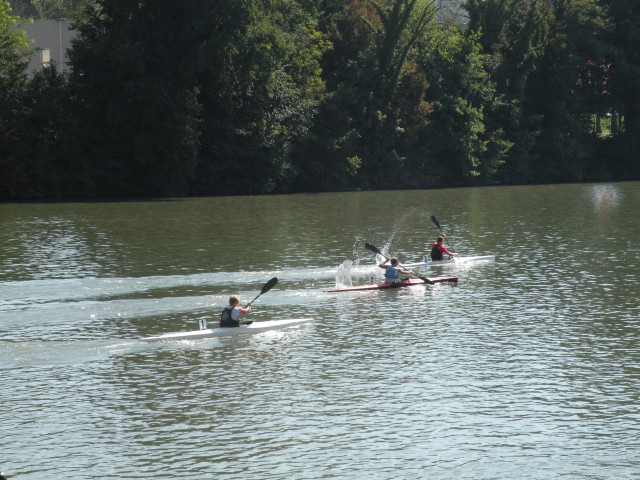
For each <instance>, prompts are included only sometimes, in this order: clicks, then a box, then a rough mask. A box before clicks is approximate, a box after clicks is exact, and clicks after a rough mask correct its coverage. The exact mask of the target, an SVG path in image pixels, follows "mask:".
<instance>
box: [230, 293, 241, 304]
mask: <svg viewBox="0 0 640 480" xmlns="http://www.w3.org/2000/svg"><path fill="white" fill-rule="evenodd" d="M229 305H231V306H232V307H237V306H238V305H240V297H239V296H238V295H231V296H230V297H229Z"/></svg>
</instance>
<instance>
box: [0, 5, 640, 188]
mask: <svg viewBox="0 0 640 480" xmlns="http://www.w3.org/2000/svg"><path fill="white" fill-rule="evenodd" d="M446 3H447V4H449V6H451V2H446ZM443 4H444V3H443V1H442V0H331V1H323V2H314V1H303V0H267V1H264V0H218V1H216V2H210V1H206V0H183V1H181V2H167V1H164V0H142V1H139V2H129V1H126V0H96V1H95V2H91V1H90V0H66V1H63V0H58V1H56V2H53V1H45V0H38V1H37V2H36V1H35V0H32V1H27V0H21V1H17V0H16V1H14V2H13V5H15V6H16V8H17V9H19V10H20V12H21V13H23V14H26V15H32V16H36V17H43V16H44V17H46V16H49V17H57V16H60V15H62V13H63V12H67V13H69V12H71V13H73V12H76V11H78V10H79V9H80V10H81V13H79V14H75V13H74V16H75V28H76V29H77V30H78V32H79V36H78V39H77V40H76V41H75V42H74V44H73V48H72V50H71V51H70V52H69V57H70V61H71V67H72V70H71V74H70V75H69V76H68V77H67V76H65V75H60V74H58V73H57V72H56V71H55V68H47V69H45V70H43V71H42V72H39V73H38V74H36V75H35V76H33V77H32V78H28V77H27V76H26V75H25V74H24V70H25V62H26V58H27V55H28V44H27V41H26V38H25V37H24V34H23V32H21V30H20V29H19V25H20V24H19V19H18V18H17V17H15V16H14V15H13V14H12V12H11V9H10V7H9V4H8V3H7V2H6V1H5V0H0V196H1V197H4V198H27V197H54V198H58V197H66V196H96V195H185V194H199V195H208V194H216V195H217V194H260V193H271V192H295V191H326V190H348V189H384V188H424V187H434V186H462V185H485V184H495V183H509V184H511V183H529V182H536V183H544V182H559V181H562V182H565V181H587V180H603V179H604V180H611V179H637V178H638V177H639V176H640V162H637V161H636V160H635V154H636V153H635V152H637V150H638V146H639V145H638V142H640V140H638V139H639V138H640V135H638V133H639V132H638V130H640V93H638V92H640V85H639V82H640V80H639V79H640V75H639V73H640V54H639V53H638V52H639V50H638V49H637V45H638V44H639V42H640V7H638V6H637V5H636V2H633V1H630V0H562V1H558V0H466V1H465V2H463V5H462V7H463V8H464V12H466V16H465V17H464V18H463V17H460V10H459V9H458V10H456V12H457V13H456V15H457V16H455V17H452V16H451V15H448V14H447V12H448V11H449V10H448V9H445V8H443ZM454 6H455V5H454ZM29 12H31V13H29ZM33 12H36V13H33ZM600 118H607V119H608V118H612V119H613V123H611V125H612V128H611V129H610V130H607V131H606V132H605V134H604V135H603V134H600V133H598V134H596V132H595V126H596V125H597V122H596V120H597V119H600Z"/></svg>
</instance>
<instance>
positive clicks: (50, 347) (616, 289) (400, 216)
mask: <svg viewBox="0 0 640 480" xmlns="http://www.w3.org/2000/svg"><path fill="white" fill-rule="evenodd" d="M639 211H640V183H618V184H580V185H555V186H534V187H497V188H470V189H445V190H428V191H397V192H368V193H338V194H317V195H294V196H268V197H228V198H202V199H167V200H157V201H131V202H121V203H120V202H118V203H116V202H113V203H111V202H96V203H60V204H4V205H0V267H1V269H0V375H1V378H2V389H1V390H0V404H1V408H0V438H1V440H0V470H3V471H4V472H5V475H7V477H8V478H9V479H12V478H16V479H21V480H42V479H45V478H64V479H78V480H86V479H98V478H118V479H150V478H180V479H204V478H216V479H238V478H242V479H245V478H246V479H331V478H333V479H380V480H383V479H384V480H386V479H418V478H419V479H423V478H424V479H451V480H460V479H473V480H479V479H505V480H506V479H514V478H526V479H559V478H562V479H589V480H595V479H616V480H618V479H631V478H640V455H639V452H640V412H639V407H638V406H639V404H640V365H639V362H640V345H639V340H640V330H639V329H640V300H639V299H640V280H639V275H638V267H639V265H640V222H639V221H638V220H639V214H638V212H639ZM430 215H435V216H436V217H437V218H438V219H439V221H440V224H441V225H442V227H443V228H444V229H445V230H446V231H447V233H448V239H449V241H450V243H451V244H452V246H453V247H454V248H455V249H456V250H457V251H458V252H459V253H461V254H462V255H487V254H495V255H496V259H495V262H483V263H477V264H471V265H466V266H453V267H439V268H438V269H432V270H430V271H426V272H423V273H425V274H428V275H438V274H449V275H454V274H455V275H457V276H458V277H459V282H458V284H457V285H452V284H438V285H435V286H415V287H411V288H404V289H395V290H387V291H374V292H351V293H340V294H336V293H326V292H323V290H324V289H326V288H329V287H333V286H335V285H336V277H338V279H339V280H340V281H341V282H348V281H349V280H350V281H351V282H352V283H353V284H354V285H356V284H359V283H366V282H367V281H368V279H369V277H370V276H375V277H376V278H377V279H380V278H381V275H382V270H380V269H378V268H376V266H375V258H374V257H373V255H372V254H371V253H370V252H368V251H367V250H365V249H364V243H365V242H369V243H371V244H373V245H376V246H377V247H378V248H380V249H382V250H384V251H385V252H387V253H389V254H392V255H396V256H398V257H399V258H400V261H401V262H405V263H409V262H414V261H418V260H419V259H420V257H421V256H422V254H423V253H425V252H426V251H427V249H428V245H430V243H431V242H433V241H434V240H435V237H436V236H437V233H438V230H437V229H436V227H435V226H434V225H433V224H432V223H431V222H430V220H429V217H430ZM347 267H348V268H347ZM274 276H276V277H278V279H279V282H278V284H277V285H276V286H275V287H274V288H273V289H272V290H270V291H269V292H267V293H265V294H264V295H262V296H260V297H259V299H258V300H257V301H256V302H255V304H254V309H253V312H252V313H251V314H250V318H251V319H253V320H254V321H256V322H259V321H264V320H272V319H280V318H295V317H313V318H315V322H314V323H312V324H309V325H303V326H299V327H293V328H290V329H285V330H277V331H272V332H267V333H261V334H256V335H243V336H237V337H226V338H213V339H208V340H200V341H190V342H173V343H166V342H165V343H158V344H148V343H143V342H140V341H139V338H140V337H143V336H146V335H155V334H160V333H166V332H174V331H183V330H194V329H197V325H198V320H199V319H208V320H209V321H210V322H215V319H216V318H219V313H220V311H221V309H222V308H223V307H224V306H225V304H226V303H227V299H228V296H229V295H230V294H234V293H238V294H240V295H241V297H242V298H243V302H246V301H248V300H250V299H252V298H253V297H255V296H256V295H257V294H258V293H260V289H261V288H262V286H263V285H264V284H265V283H266V282H267V281H268V280H269V279H270V278H271V277H274Z"/></svg>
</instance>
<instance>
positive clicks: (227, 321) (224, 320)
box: [220, 307, 240, 327]
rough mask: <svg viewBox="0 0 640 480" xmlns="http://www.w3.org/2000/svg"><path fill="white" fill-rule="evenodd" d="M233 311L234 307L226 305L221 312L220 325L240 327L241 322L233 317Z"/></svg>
mask: <svg viewBox="0 0 640 480" xmlns="http://www.w3.org/2000/svg"><path fill="white" fill-rule="evenodd" d="M231 312H233V307H224V310H222V313H221V314H220V326H221V327H239V326H240V323H239V322H238V321H237V320H234V319H233V318H231Z"/></svg>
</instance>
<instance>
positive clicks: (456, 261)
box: [402, 255, 496, 268]
mask: <svg viewBox="0 0 640 480" xmlns="http://www.w3.org/2000/svg"><path fill="white" fill-rule="evenodd" d="M495 259H496V257H495V255H479V256H475V257H453V258H451V259H449V260H431V258H429V257H428V256H427V255H425V256H424V257H423V258H422V261H421V262H416V263H403V264H402V266H403V267H407V268H415V267H438V266H444V265H463V264H467V263H475V262H493V261H494V260H495Z"/></svg>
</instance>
